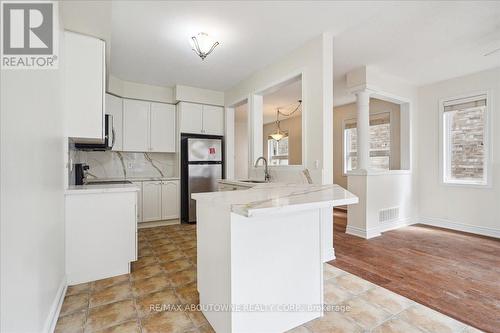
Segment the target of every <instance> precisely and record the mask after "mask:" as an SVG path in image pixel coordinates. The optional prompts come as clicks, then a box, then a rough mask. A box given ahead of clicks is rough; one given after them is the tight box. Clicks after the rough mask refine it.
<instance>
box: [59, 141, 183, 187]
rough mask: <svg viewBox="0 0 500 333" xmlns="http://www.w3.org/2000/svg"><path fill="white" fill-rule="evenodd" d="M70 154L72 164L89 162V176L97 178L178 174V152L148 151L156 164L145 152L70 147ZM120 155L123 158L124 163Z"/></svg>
mask: <svg viewBox="0 0 500 333" xmlns="http://www.w3.org/2000/svg"><path fill="white" fill-rule="evenodd" d="M69 154H70V163H71V164H74V163H87V164H88V165H89V167H90V169H89V174H90V176H89V178H92V176H91V175H94V176H95V177H97V178H124V177H125V176H126V177H127V178H136V177H145V178H147V177H160V176H163V177H177V176H178V174H177V154H175V153H147V155H148V156H149V157H150V158H151V160H152V162H153V164H154V166H153V165H152V164H151V162H150V161H148V159H147V158H146V156H145V155H144V153H132V152H115V151H81V150H75V149H70V151H69ZM120 155H121V156H122V158H123V164H122V162H121V160H120ZM155 166H156V168H155ZM160 171H161V173H160ZM70 178H71V176H70ZM70 181H71V179H70Z"/></svg>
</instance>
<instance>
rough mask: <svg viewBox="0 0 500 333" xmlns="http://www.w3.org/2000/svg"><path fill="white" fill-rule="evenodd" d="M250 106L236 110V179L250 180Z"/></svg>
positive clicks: (241, 106) (244, 105) (239, 107)
mask: <svg viewBox="0 0 500 333" xmlns="http://www.w3.org/2000/svg"><path fill="white" fill-rule="evenodd" d="M247 106H248V104H246V103H245V104H242V105H239V106H237V107H236V108H235V116H234V178H235V179H247V178H248V166H249V161H248V143H249V141H248V108H247Z"/></svg>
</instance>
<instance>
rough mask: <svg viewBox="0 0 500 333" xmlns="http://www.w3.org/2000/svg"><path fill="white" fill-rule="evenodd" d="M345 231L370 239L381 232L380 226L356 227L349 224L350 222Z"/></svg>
mask: <svg viewBox="0 0 500 333" xmlns="http://www.w3.org/2000/svg"><path fill="white" fill-rule="evenodd" d="M345 233H346V234H348V235H353V236H357V237H361V238H364V239H370V238H373V237H377V236H380V232H379V230H378V228H371V229H363V228H358V227H354V226H352V225H349V224H347V227H346V229H345Z"/></svg>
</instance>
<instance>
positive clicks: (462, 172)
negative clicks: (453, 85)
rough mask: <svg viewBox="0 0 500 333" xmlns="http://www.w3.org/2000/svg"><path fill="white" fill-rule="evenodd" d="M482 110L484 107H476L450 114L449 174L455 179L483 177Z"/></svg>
mask: <svg viewBox="0 0 500 333" xmlns="http://www.w3.org/2000/svg"><path fill="white" fill-rule="evenodd" d="M484 112H485V108H484V107H477V108H473V109H465V110H458V111H453V114H452V115H451V117H452V118H451V133H450V134H451V176H452V177H453V178H455V179H482V178H483V172H484V170H483V165H484V145H483V140H484Z"/></svg>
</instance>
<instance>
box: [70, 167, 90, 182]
mask: <svg viewBox="0 0 500 333" xmlns="http://www.w3.org/2000/svg"><path fill="white" fill-rule="evenodd" d="M74 169H75V185H83V182H84V180H85V177H86V173H87V170H88V169H89V166H88V165H87V164H85V163H75V164H74Z"/></svg>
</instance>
